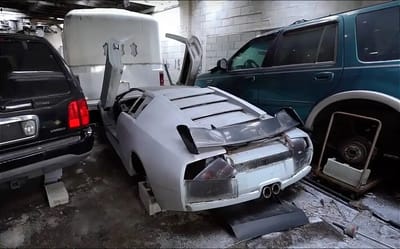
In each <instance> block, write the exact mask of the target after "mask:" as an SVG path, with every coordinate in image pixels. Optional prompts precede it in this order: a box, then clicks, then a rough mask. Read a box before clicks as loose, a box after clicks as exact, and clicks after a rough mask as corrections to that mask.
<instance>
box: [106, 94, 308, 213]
mask: <svg viewBox="0 0 400 249" xmlns="http://www.w3.org/2000/svg"><path fill="white" fill-rule="evenodd" d="M127 96H128V97H127ZM119 97H121V96H119ZM101 112H102V117H103V121H104V124H105V128H106V135H107V137H108V139H109V141H110V142H111V144H112V145H113V147H114V149H115V151H116V152H117V153H118V155H119V156H120V158H121V160H122V162H123V164H124V166H125V168H126V170H127V171H128V173H129V174H130V175H134V174H135V173H144V174H145V175H146V177H147V181H148V183H149V184H150V186H151V188H152V191H153V193H154V196H155V197H156V200H157V202H158V203H159V205H160V206H161V208H162V209H165V210H179V211H198V210H205V209H211V208H217V207H223V206H228V205H232V204H236V203H241V202H245V201H249V200H252V199H256V198H259V197H260V196H264V197H266V198H269V197H271V195H273V194H278V193H279V191H280V190H281V189H285V188H286V187H288V186H289V185H291V184H293V183H295V182H297V181H298V180H300V179H301V178H303V177H304V176H305V175H307V174H308V173H309V171H310V169H311V168H310V166H309V163H310V160H311V157H312V145H311V141H310V140H309V138H308V136H307V134H305V133H304V132H303V131H301V130H300V129H297V128H295V126H296V125H298V122H297V121H296V120H295V119H293V118H292V117H291V116H290V115H288V114H287V113H286V112H285V111H283V112H280V113H279V114H278V115H276V116H275V117H271V116H269V115H267V114H266V113H265V112H264V111H262V110H260V109H258V108H256V107H255V106H253V105H251V104H249V103H247V102H245V101H243V100H241V99H239V98H236V97H234V96H232V95H230V94H228V93H226V92H223V91H221V90H218V89H216V88H196V87H159V88H153V89H147V90H143V89H141V90H131V92H130V93H128V94H126V95H125V96H123V98H117V101H116V102H115V104H114V106H113V108H110V109H109V110H108V111H107V110H104V109H101Z"/></svg>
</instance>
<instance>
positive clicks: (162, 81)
mask: <svg viewBox="0 0 400 249" xmlns="http://www.w3.org/2000/svg"><path fill="white" fill-rule="evenodd" d="M159 76H160V86H163V85H164V72H160V74H159Z"/></svg>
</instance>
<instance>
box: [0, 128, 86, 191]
mask: <svg viewBox="0 0 400 249" xmlns="http://www.w3.org/2000/svg"><path fill="white" fill-rule="evenodd" d="M93 142H94V137H93V134H92V130H91V128H87V129H85V130H84V131H83V132H82V135H81V136H74V137H69V138H64V139H61V140H56V141H53V142H47V143H44V144H41V145H39V146H34V147H31V148H27V149H22V150H17V151H12V152H8V153H4V154H1V155H0V183H4V182H8V181H12V180H14V179H19V178H33V177H36V176H40V175H43V174H46V173H48V172H51V171H53V170H56V169H60V168H64V167H68V166H72V165H74V164H76V163H78V162H79V161H80V160H82V159H84V158H86V157H87V156H88V155H89V153H90V151H91V149H92V147H93ZM16 165H19V166H16Z"/></svg>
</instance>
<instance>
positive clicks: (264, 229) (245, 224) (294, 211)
mask: <svg viewBox="0 0 400 249" xmlns="http://www.w3.org/2000/svg"><path fill="white" fill-rule="evenodd" d="M215 214H216V215H217V216H219V217H220V218H221V219H222V221H223V222H224V223H226V224H228V225H229V227H230V228H231V229H232V231H233V233H234V235H235V236H236V238H237V239H239V240H246V239H251V238H255V237H258V236H261V235H264V234H268V233H272V232H280V231H285V230H289V229H292V228H295V227H298V226H302V225H305V224H308V223H309V222H308V218H307V217H306V215H305V214H304V212H303V211H302V210H301V209H299V208H297V207H296V206H294V205H292V204H290V203H287V202H280V201H279V200H277V199H275V198H272V199H268V200H265V199H258V200H255V201H250V202H245V203H242V204H238V205H234V206H229V207H224V208H219V209H216V210H215Z"/></svg>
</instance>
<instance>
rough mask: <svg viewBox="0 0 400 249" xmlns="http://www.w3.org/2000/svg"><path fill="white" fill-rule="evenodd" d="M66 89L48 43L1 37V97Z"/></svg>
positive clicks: (26, 96) (45, 94) (66, 84)
mask: <svg viewBox="0 0 400 249" xmlns="http://www.w3.org/2000/svg"><path fill="white" fill-rule="evenodd" d="M66 92H69V83H68V81H67V80H66V78H65V75H64V73H63V72H62V70H61V67H60V66H59V64H58V63H57V61H56V59H55V55H54V54H53V52H52V51H51V49H50V48H49V47H48V45H46V44H45V43H42V42H38V41H29V40H19V39H7V38H6V39H3V38H2V40H0V98H31V97H38V96H47V95H53V94H62V93H66Z"/></svg>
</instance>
